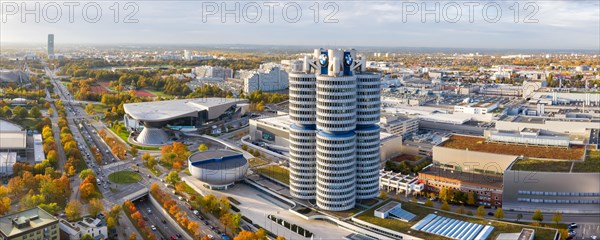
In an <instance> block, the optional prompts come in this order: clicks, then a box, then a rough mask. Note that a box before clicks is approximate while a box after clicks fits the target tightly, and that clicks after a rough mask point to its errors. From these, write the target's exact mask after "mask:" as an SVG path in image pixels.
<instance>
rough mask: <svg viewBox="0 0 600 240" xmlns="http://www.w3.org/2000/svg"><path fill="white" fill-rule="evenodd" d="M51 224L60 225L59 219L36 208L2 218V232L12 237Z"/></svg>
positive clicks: (0, 224)
mask: <svg viewBox="0 0 600 240" xmlns="http://www.w3.org/2000/svg"><path fill="white" fill-rule="evenodd" d="M51 223H58V219H57V218H55V217H54V216H52V215H50V214H49V213H47V212H46V211H44V210H42V209H41V208H38V207H35V208H31V209H28V210H25V211H20V212H16V213H13V214H10V215H5V216H3V217H2V218H0V231H1V232H2V233H3V234H4V235H5V236H7V237H10V236H14V235H17V234H20V233H23V232H27V231H29V230H31V229H35V228H38V227H42V226H45V225H48V224H51Z"/></svg>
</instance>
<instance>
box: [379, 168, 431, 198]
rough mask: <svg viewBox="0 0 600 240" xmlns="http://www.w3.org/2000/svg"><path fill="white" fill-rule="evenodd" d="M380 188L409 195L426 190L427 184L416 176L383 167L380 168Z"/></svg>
mask: <svg viewBox="0 0 600 240" xmlns="http://www.w3.org/2000/svg"><path fill="white" fill-rule="evenodd" d="M379 188H380V189H382V190H386V191H395V192H397V193H404V194H406V195H408V194H418V193H420V192H422V191H423V190H425V184H423V183H421V182H419V181H418V178H417V177H416V176H409V175H403V174H401V173H395V172H392V171H385V170H383V169H381V170H379Z"/></svg>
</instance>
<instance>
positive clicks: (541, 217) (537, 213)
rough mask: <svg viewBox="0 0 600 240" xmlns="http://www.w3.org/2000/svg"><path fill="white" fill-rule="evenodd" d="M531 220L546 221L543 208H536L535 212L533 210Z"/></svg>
mask: <svg viewBox="0 0 600 240" xmlns="http://www.w3.org/2000/svg"><path fill="white" fill-rule="evenodd" d="M531 220H533V221H538V222H542V221H544V215H543V214H542V210H539V209H537V210H535V212H533V215H532V216H531Z"/></svg>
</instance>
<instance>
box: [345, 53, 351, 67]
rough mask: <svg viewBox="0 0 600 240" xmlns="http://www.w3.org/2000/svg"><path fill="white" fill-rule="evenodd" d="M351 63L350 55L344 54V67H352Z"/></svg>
mask: <svg viewBox="0 0 600 240" xmlns="http://www.w3.org/2000/svg"><path fill="white" fill-rule="evenodd" d="M352 61H353V59H352V55H350V54H346V56H344V63H345V64H346V66H350V65H352Z"/></svg>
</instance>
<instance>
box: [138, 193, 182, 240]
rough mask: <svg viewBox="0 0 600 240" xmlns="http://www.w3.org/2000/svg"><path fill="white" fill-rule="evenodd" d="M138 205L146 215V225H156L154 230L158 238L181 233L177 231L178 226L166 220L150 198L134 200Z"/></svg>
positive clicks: (143, 214)
mask: <svg viewBox="0 0 600 240" xmlns="http://www.w3.org/2000/svg"><path fill="white" fill-rule="evenodd" d="M133 203H134V204H135V206H136V207H137V209H138V211H139V212H140V213H141V214H142V217H144V221H146V225H147V226H148V227H151V226H155V227H156V231H154V230H153V231H152V232H153V233H154V235H156V237H157V238H156V239H169V238H170V237H171V236H177V234H181V233H179V232H177V231H176V230H175V229H176V227H175V226H173V225H171V224H170V222H169V221H166V220H165V219H164V218H163V217H162V215H161V214H160V213H159V212H158V211H159V210H158V209H156V208H155V207H154V205H152V204H151V203H150V202H149V200H148V199H145V198H142V199H140V200H137V201H134V202H133Z"/></svg>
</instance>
